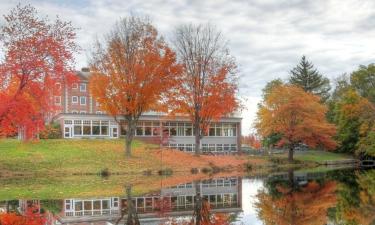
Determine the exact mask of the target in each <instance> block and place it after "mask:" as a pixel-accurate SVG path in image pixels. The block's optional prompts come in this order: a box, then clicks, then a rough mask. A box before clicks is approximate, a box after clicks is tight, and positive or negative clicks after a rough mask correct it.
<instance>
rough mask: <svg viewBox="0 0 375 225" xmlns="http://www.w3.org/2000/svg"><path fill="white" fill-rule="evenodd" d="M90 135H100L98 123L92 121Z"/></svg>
mask: <svg viewBox="0 0 375 225" xmlns="http://www.w3.org/2000/svg"><path fill="white" fill-rule="evenodd" d="M92 135H100V121H97V120H93V121H92Z"/></svg>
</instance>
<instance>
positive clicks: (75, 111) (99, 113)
mask: <svg viewBox="0 0 375 225" xmlns="http://www.w3.org/2000/svg"><path fill="white" fill-rule="evenodd" d="M71 113H73V114H86V113H87V111H85V110H81V111H78V110H72V111H71ZM96 114H98V115H101V114H104V113H103V112H102V111H96Z"/></svg>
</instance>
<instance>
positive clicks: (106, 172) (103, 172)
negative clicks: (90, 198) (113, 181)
mask: <svg viewBox="0 0 375 225" xmlns="http://www.w3.org/2000/svg"><path fill="white" fill-rule="evenodd" d="M99 174H100V176H101V177H109V175H111V173H110V172H109V169H108V168H105V169H102V170H100V172H99Z"/></svg>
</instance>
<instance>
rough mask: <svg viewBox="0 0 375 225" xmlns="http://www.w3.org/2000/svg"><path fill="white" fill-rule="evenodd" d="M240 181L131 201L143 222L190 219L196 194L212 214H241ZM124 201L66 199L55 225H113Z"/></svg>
mask: <svg viewBox="0 0 375 225" xmlns="http://www.w3.org/2000/svg"><path fill="white" fill-rule="evenodd" d="M241 186H242V183H241V178H237V177H231V178H219V179H212V180H206V181H202V182H197V183H195V182H194V183H187V184H182V185H178V186H174V187H169V188H163V189H162V190H161V191H159V192H157V193H152V194H148V195H144V196H134V197H132V201H133V204H134V206H135V209H136V211H137V213H138V216H139V218H140V219H141V220H143V221H153V220H155V221H157V220H159V219H160V218H159V217H160V214H161V213H162V214H163V215H164V216H190V215H192V214H193V209H194V206H195V202H194V196H195V195H196V193H197V191H199V192H200V193H201V194H202V196H203V197H206V198H207V199H208V201H209V202H210V204H211V207H212V211H213V212H229V213H231V212H233V213H234V212H240V211H241V210H242V208H241V193H242V189H241ZM127 205H128V203H127V199H126V198H125V197H108V198H92V199H65V200H64V201H63V208H62V211H61V213H60V214H59V215H57V217H56V224H75V223H80V222H95V221H96V222H100V221H112V222H113V221H116V220H117V219H118V218H119V217H120V215H121V209H123V210H124V211H126V207H127ZM98 224H99V223H98Z"/></svg>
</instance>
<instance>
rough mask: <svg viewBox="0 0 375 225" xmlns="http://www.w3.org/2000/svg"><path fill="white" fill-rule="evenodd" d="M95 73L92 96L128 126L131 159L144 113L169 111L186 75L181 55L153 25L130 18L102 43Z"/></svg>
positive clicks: (93, 64)
mask: <svg viewBox="0 0 375 225" xmlns="http://www.w3.org/2000/svg"><path fill="white" fill-rule="evenodd" d="M90 67H91V71H92V76H91V78H90V91H91V94H92V95H93V97H94V98H95V99H96V100H97V101H98V102H99V103H100V105H101V108H102V109H103V110H105V111H106V112H108V113H109V114H110V115H112V116H113V117H114V118H115V120H117V121H118V122H119V120H121V119H123V120H125V121H126V124H127V125H126V126H127V129H126V130H127V133H126V144H125V150H126V155H127V156H130V155H131V143H132V140H133V137H134V133H135V128H136V123H137V121H138V119H139V117H140V116H141V115H142V113H144V112H147V111H151V110H155V111H160V110H164V111H165V107H164V108H163V105H164V104H162V103H164V99H165V98H163V96H164V94H165V93H166V92H167V91H168V90H169V89H170V88H172V86H174V85H175V83H176V82H175V81H176V78H177V76H178V75H179V74H180V67H179V66H178V65H177V64H176V58H175V53H174V52H173V51H172V50H171V49H170V48H169V47H168V45H167V44H166V43H165V42H164V40H163V38H162V37H160V36H159V35H158V32H157V30H156V29H155V27H154V26H153V25H152V24H151V22H150V21H149V20H148V19H144V18H138V17H129V18H125V19H122V20H120V21H118V22H117V23H116V25H115V26H114V27H113V29H112V31H111V32H110V33H108V34H107V35H106V36H105V37H104V40H103V41H99V40H98V41H97V42H96V44H95V50H94V51H93V53H92V57H91V62H90Z"/></svg>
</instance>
